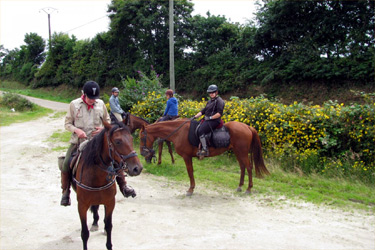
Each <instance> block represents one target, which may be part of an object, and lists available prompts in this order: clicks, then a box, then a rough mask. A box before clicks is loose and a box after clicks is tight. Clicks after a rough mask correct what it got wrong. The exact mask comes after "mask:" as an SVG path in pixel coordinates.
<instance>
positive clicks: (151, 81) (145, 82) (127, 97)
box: [119, 69, 166, 111]
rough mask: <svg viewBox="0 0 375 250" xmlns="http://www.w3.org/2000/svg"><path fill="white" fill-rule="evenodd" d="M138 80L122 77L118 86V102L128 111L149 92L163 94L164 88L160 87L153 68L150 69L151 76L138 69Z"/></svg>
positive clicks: (158, 78) (157, 76) (159, 79)
mask: <svg viewBox="0 0 375 250" xmlns="http://www.w3.org/2000/svg"><path fill="white" fill-rule="evenodd" d="M138 74H139V76H140V80H139V81H137V80H136V79H134V78H130V77H127V78H126V79H123V80H122V82H121V84H122V88H121V87H120V91H121V94H120V95H119V102H120V105H121V107H122V109H123V110H124V111H129V110H130V109H131V108H132V107H133V106H134V105H135V104H138V103H140V102H142V101H144V100H146V97H147V95H148V94H149V93H156V94H160V95H164V93H165V90H166V89H163V88H162V87H161V82H160V81H161V77H160V76H159V75H158V74H156V72H155V70H153V69H152V70H151V76H150V77H148V76H146V75H145V74H144V73H142V72H141V71H138Z"/></svg>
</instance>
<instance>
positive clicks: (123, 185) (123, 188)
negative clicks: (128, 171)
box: [116, 170, 137, 198]
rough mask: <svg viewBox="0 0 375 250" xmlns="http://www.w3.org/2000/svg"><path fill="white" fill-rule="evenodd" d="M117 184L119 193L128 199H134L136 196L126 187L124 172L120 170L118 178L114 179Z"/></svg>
mask: <svg viewBox="0 0 375 250" xmlns="http://www.w3.org/2000/svg"><path fill="white" fill-rule="evenodd" d="M116 181H117V184H118V186H119V188H120V191H121V193H122V194H123V195H124V196H125V198H128V197H129V196H131V197H133V198H134V197H135V196H136V195H137V194H136V193H135V191H134V189H133V188H132V187H130V186H129V187H128V186H127V185H126V180H125V174H124V171H122V170H120V171H119V174H118V176H117V177H116Z"/></svg>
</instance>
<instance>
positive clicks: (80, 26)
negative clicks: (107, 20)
mask: <svg viewBox="0 0 375 250" xmlns="http://www.w3.org/2000/svg"><path fill="white" fill-rule="evenodd" d="M104 17H108V16H107V15H105V16H102V17H99V18H97V19H95V20H92V21H90V22H88V23H85V24H82V25H80V26H78V27H75V28H73V29H70V30H68V31H65V32H64V33H68V32H70V31H72V30H75V29H78V28H81V27H83V26H86V25H89V24H91V23H93V22H96V21H98V20H100V19H102V18H104Z"/></svg>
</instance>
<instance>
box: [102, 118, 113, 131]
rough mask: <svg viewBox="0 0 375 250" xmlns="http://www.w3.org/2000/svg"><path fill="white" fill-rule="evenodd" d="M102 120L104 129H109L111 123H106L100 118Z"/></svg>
mask: <svg viewBox="0 0 375 250" xmlns="http://www.w3.org/2000/svg"><path fill="white" fill-rule="evenodd" d="M102 122H103V125H104V127H105V129H106V130H109V129H110V128H111V124H110V123H108V122H107V121H105V120H103V118H102Z"/></svg>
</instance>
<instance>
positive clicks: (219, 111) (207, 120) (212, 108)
mask: <svg viewBox="0 0 375 250" xmlns="http://www.w3.org/2000/svg"><path fill="white" fill-rule="evenodd" d="M207 92H208V93H209V95H210V98H211V100H209V101H208V102H207V104H206V107H205V108H203V109H202V110H201V111H200V112H199V113H198V114H196V115H195V116H194V118H198V117H200V116H201V115H204V122H203V123H202V124H201V125H200V126H199V129H198V136H199V140H200V141H201V145H202V147H201V150H200V151H198V153H197V155H198V156H200V157H203V156H208V155H209V152H208V147H207V142H206V137H205V134H208V133H210V132H211V131H213V130H214V129H215V128H216V127H217V126H219V125H220V123H221V116H222V115H223V110H224V105H225V103H224V101H223V99H221V97H220V96H218V94H219V91H218V87H217V86H216V85H210V86H209V87H208V89H207Z"/></svg>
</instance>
